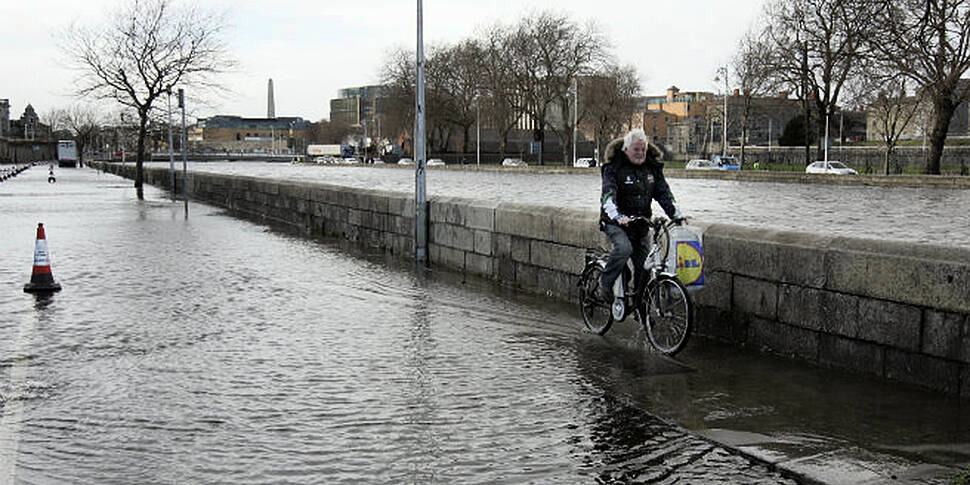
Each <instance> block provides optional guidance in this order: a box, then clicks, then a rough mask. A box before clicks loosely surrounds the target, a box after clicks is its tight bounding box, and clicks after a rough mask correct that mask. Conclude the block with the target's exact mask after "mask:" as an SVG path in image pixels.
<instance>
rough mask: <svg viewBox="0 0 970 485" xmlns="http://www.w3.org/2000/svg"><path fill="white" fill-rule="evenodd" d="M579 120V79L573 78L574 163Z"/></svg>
mask: <svg viewBox="0 0 970 485" xmlns="http://www.w3.org/2000/svg"><path fill="white" fill-rule="evenodd" d="M578 120H579V81H578V80H577V79H576V78H573V164H575V163H576V125H577V121H578Z"/></svg>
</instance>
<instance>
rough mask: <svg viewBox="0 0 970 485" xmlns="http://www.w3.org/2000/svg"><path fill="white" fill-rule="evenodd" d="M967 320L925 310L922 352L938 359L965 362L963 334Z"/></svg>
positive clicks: (952, 314)
mask: <svg viewBox="0 0 970 485" xmlns="http://www.w3.org/2000/svg"><path fill="white" fill-rule="evenodd" d="M965 320H966V317H965V316H964V315H961V314H957V313H946V312H938V311H936V310H929V309H924V310H923V338H922V339H921V341H922V346H921V348H920V350H921V351H922V352H923V353H924V354H929V355H932V356H936V357H943V358H945V359H953V360H963V357H964V356H963V338H962V337H963V335H962V332H963V326H964V324H965ZM963 361H964V362H967V360H963Z"/></svg>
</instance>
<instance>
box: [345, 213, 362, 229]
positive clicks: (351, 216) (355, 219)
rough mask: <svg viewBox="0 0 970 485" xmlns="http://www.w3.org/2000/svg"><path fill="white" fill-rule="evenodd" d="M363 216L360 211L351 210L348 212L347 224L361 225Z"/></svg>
mask: <svg viewBox="0 0 970 485" xmlns="http://www.w3.org/2000/svg"><path fill="white" fill-rule="evenodd" d="M362 214H363V213H362V212H361V211H360V210H357V209H350V210H348V211H347V222H348V223H349V224H352V225H354V226H359V225H361V224H360V221H361V217H362Z"/></svg>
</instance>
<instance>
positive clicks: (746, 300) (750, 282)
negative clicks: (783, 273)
mask: <svg viewBox="0 0 970 485" xmlns="http://www.w3.org/2000/svg"><path fill="white" fill-rule="evenodd" d="M732 285H733V288H732V289H733V295H732V298H733V300H732V302H733V304H732V308H733V309H734V310H735V311H740V312H742V313H747V314H750V315H755V316H759V317H762V318H767V319H769V320H775V319H777V308H778V284H777V283H773V282H770V281H762V280H756V279H753V278H746V277H744V276H734V281H733V283H732Z"/></svg>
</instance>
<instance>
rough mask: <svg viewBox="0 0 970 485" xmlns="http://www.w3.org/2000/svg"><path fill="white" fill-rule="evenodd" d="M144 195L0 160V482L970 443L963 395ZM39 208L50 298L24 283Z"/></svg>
mask: <svg viewBox="0 0 970 485" xmlns="http://www.w3.org/2000/svg"><path fill="white" fill-rule="evenodd" d="M348 170H354V169H348ZM385 172H387V173H392V172H404V171H397V170H386V171H385ZM335 173H336V172H335ZM145 197H146V198H145V200H143V201H139V200H137V199H136V198H135V191H134V189H133V188H132V187H131V181H129V180H125V179H121V178H119V177H115V176H112V175H107V174H98V173H96V172H95V171H94V170H90V169H60V170H58V177H57V182H56V183H54V184H49V183H47V171H46V168H43V167H37V168H33V169H31V170H28V171H27V172H24V173H23V174H21V175H20V176H19V177H17V178H15V179H12V180H9V181H6V182H3V183H2V184H0V227H2V228H3V230H4V236H3V237H2V238H0V316H2V318H0V413H2V414H0V483H3V484H6V483H17V484H20V483H22V484H62V483H84V484H87V483H90V484H131V483H152V484H155V483H162V484H168V483H172V484H176V483H178V484H181V483H233V484H249V483H253V484H256V483H259V484H263V483H308V484H316V483H348V484H350V483H353V484H357V483H395V484H396V483H422V484H424V483H449V484H450V483H509V484H518V483H630V482H640V483H749V484H761V483H766V484H767V483H795V480H794V479H792V478H790V477H787V476H782V475H780V474H779V472H777V471H773V469H769V468H768V467H766V466H765V465H762V464H761V463H760V462H759V461H756V460H752V459H751V458H748V457H746V456H745V455H741V454H738V452H737V451H736V450H735V449H729V448H726V447H724V446H721V445H718V444H716V443H715V442H712V441H709V440H707V439H702V438H701V437H700V436H708V437H712V436H716V435H718V434H723V433H726V432H730V433H740V434H742V435H755V434H757V435H758V436H763V437H766V438H767V441H765V442H762V443H753V444H752V443H749V444H745V445H744V446H742V447H741V448H742V449H744V451H745V452H746V453H751V454H753V455H755V456H768V457H771V456H779V455H785V454H787V456H791V457H793V458H797V457H802V456H805V457H819V456H820V457H822V458H821V459H822V460H823V461H824V462H825V463H836V464H837V465H839V464H841V465H844V467H847V468H848V467H849V465H852V466H856V465H858V463H860V462H861V463H862V464H863V465H864V466H865V467H868V468H867V469H878V467H879V466H883V467H887V465H886V462H885V461H883V460H882V459H879V460H875V459H871V460H870V461H866V460H861V459H860V458H858V457H857V456H856V454H852V455H851V456H850V459H849V458H847V459H846V460H845V461H841V460H842V457H843V456H844V453H845V450H850V451H854V450H866V451H867V452H868V453H878V454H879V456H883V455H886V456H890V457H891V460H890V461H891V462H892V463H894V464H895V463H897V461H898V462H906V463H910V464H912V463H930V464H942V465H946V466H961V464H963V465H965V464H967V463H970V445H968V444H967V441H966V436H970V409H968V407H967V406H965V405H963V404H961V402H960V401H959V400H955V399H951V398H945V397H941V396H937V395H934V394H931V393H925V392H921V391H918V390H912V389H906V388H901V387H900V386H898V385H892V384H888V383H884V382H880V381H876V380H873V379H868V378H864V377H859V376H853V375H847V374H843V373H839V372H834V371H825V370H820V369H816V368H811V367H808V366H804V365H800V364H798V363H794V362H790V361H787V360H784V359H780V358H773V357H769V356H764V355H760V354H757V353H753V352H750V351H746V350H743V349H738V348H734V347H725V346H721V345H718V344H715V343H711V342H706V341H704V340H702V339H699V338H697V339H693V340H692V341H691V342H690V344H689V345H688V348H687V349H686V350H685V351H684V352H683V353H681V354H680V355H678V357H677V359H676V360H670V359H665V358H661V357H658V356H656V355H652V354H651V353H650V352H648V351H645V350H644V349H643V348H642V347H641V346H640V344H638V343H637V342H638V341H637V337H638V335H637V332H636V330H635V329H633V328H632V327H631V325H629V324H628V323H623V324H618V325H616V326H615V330H613V331H611V333H610V334H609V335H608V336H607V337H606V338H603V337H599V336H595V335H591V334H589V333H587V332H584V331H582V330H581V328H582V321H581V319H580V318H579V315H578V311H577V309H576V308H575V306H574V305H572V304H569V303H564V302H561V301H555V300H549V299H545V298H542V297H537V296H530V295H523V294H519V293H517V292H515V291H513V290H511V289H506V288H500V287H496V286H494V285H492V284H490V283H487V282H483V281H478V280H474V279H463V278H462V277H461V276H460V275H454V274H451V273H448V272H440V271H434V270H432V271H422V270H418V269H416V268H414V267H413V266H412V265H410V264H408V263H407V262H402V261H400V260H393V259H387V258H386V257H385V256H384V255H382V254H372V253H368V252H365V251H364V250H361V249H357V248H354V247H350V246H346V245H344V244H341V243H339V242H336V241H329V240H316V239H306V238H301V237H296V236H293V235H290V234H287V233H285V232H280V231H278V230H275V229H273V228H269V227H265V226H262V225H258V224H255V223H252V222H248V221H245V220H240V219H236V218H233V217H231V216H230V215H229V214H226V213H225V212H223V211H221V210H219V209H217V208H213V207H209V206H206V205H204V204H198V203H195V202H192V203H190V205H189V210H188V216H186V214H185V207H184V206H183V205H182V203H179V202H176V203H173V202H170V201H169V199H168V194H167V193H164V192H161V191H159V190H157V189H155V188H153V187H148V186H146V188H145ZM38 222H43V223H44V226H45V229H46V234H47V241H48V246H49V250H50V253H51V257H52V267H53V273H54V277H55V279H56V280H57V281H58V282H59V283H61V284H62V286H63V288H64V289H63V291H61V292H59V293H56V294H54V295H53V296H50V297H49V298H37V297H34V296H32V295H28V294H25V293H23V291H22V288H23V285H24V284H25V283H26V282H27V281H29V276H30V267H31V264H32V251H33V248H34V236H35V231H36V226H37V223H38ZM865 457H869V458H871V454H870V455H865ZM860 460H861V461H860ZM909 460H912V462H910V461H909ZM796 461H797V460H796ZM852 469H855V468H852ZM887 469H888V470H890V471H892V470H895V469H893V468H887ZM840 473H842V474H841V475H838V477H839V478H838V479H834V480H830V481H827V480H822V481H825V482H826V483H861V482H857V481H851V480H848V479H846V478H845V477H849V476H863V477H870V475H864V474H859V473H856V474H855V475H852V474H850V473H849V472H840ZM886 473H887V474H888V473H889V472H886ZM887 476H888V475H887ZM873 483H875V482H873ZM920 483H946V481H945V480H944V479H940V480H936V481H925V482H920Z"/></svg>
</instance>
